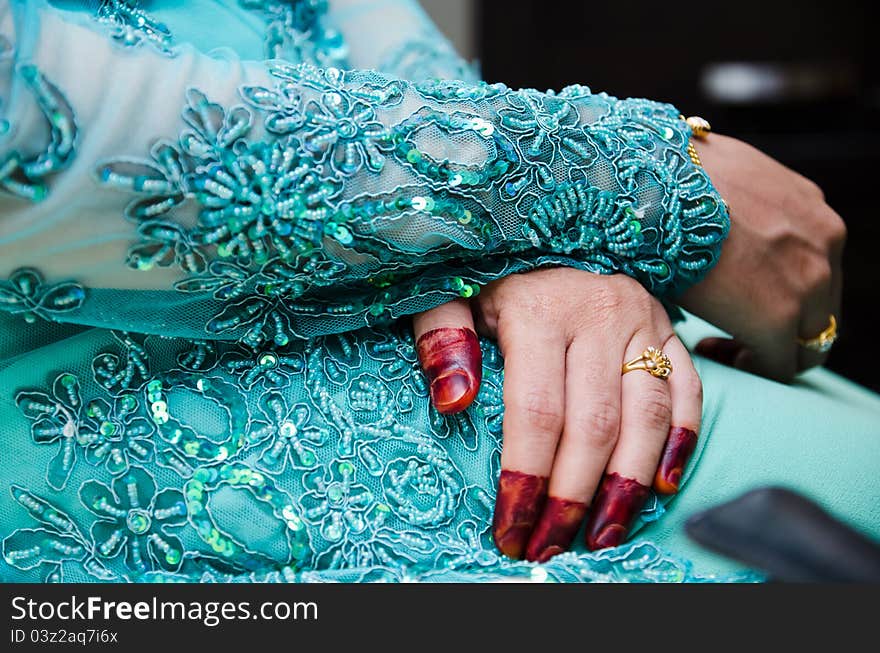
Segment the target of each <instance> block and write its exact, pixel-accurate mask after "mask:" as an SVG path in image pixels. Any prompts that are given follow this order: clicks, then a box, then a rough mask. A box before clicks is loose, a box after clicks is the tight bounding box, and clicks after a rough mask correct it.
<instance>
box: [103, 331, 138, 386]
mask: <svg viewBox="0 0 880 653" xmlns="http://www.w3.org/2000/svg"><path fill="white" fill-rule="evenodd" d="M112 333H113V339H114V340H116V342H117V343H118V344H119V346H120V347H121V349H122V355H121V356H119V355H117V354H114V353H110V352H106V353H103V354H99V355H97V356H95V358H94V359H93V360H92V373H93V374H94V377H95V382H96V383H97V384H98V385H100V386H101V387H102V388H104V389H105V390H106V391H107V393H108V394H110V395H113V396H120V395H122V394H123V393H127V392H128V391H129V390H136V389H138V388H140V387H141V386H142V385H143V384H144V383H146V381H147V380H148V379H149V378H150V368H149V356H148V355H147V350H146V349H145V348H144V346H143V345H142V344H141V343H139V342H137V341H136V340H135V339H134V338H133V337H132V336H130V335H129V334H127V333H122V332H117V331H113V332H112Z"/></svg>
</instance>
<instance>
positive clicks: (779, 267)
mask: <svg viewBox="0 0 880 653" xmlns="http://www.w3.org/2000/svg"><path fill="white" fill-rule="evenodd" d="M694 144H695V146H696V148H697V151H698V152H699V154H700V158H701V159H702V160H703V166H704V168H705V170H706V172H707V173H708V174H709V178H710V179H711V180H712V183H713V185H714V186H715V187H716V188H717V189H718V192H719V193H721V196H722V197H723V198H724V199H725V200H726V201H727V204H728V206H729V207H730V235H729V236H728V238H727V240H726V241H725V243H724V246H723V248H722V250H721V257H720V259H719V260H718V264H717V265H716V266H715V267H714V268H713V269H712V270H711V271H710V272H709V274H708V275H707V276H706V278H705V279H704V280H703V281H701V282H700V283H698V284H697V285H695V286H694V287H692V288H690V289H689V290H688V291H687V292H685V293H684V294H683V295H682V296H681V297H680V298H679V299H678V301H679V302H680V304H681V306H682V307H683V308H685V309H687V310H689V311H691V312H692V313H695V314H696V315H699V316H700V317H702V318H704V319H706V320H708V321H709V322H712V323H713V324H715V325H717V326H719V327H720V328H722V329H723V330H724V331H726V332H728V333H730V334H731V335H732V336H733V337H734V338H735V340H734V342H729V341H724V340H720V341H719V339H717V338H710V339H707V341H704V342H703V343H701V345H700V346H699V347H698V348H697V351H698V352H699V353H701V354H703V355H705V356H708V357H710V358H713V359H715V360H718V361H719V362H722V363H727V364H732V365H733V366H735V367H737V368H740V369H744V370H747V371H750V372H755V373H757V374H761V375H763V376H768V377H770V378H774V379H778V380H782V381H788V380H791V378H792V377H793V376H794V375H795V374H796V373H797V372H799V371H802V370H805V369H807V368H810V367H813V366H815V365H820V364H821V363H823V362H824V360H825V355H823V354H818V353H815V352H810V351H808V350H806V349H804V348H803V347H799V346H798V345H797V344H796V342H795V340H796V338H797V337H802V338H812V337H814V336H816V335H817V334H818V333H820V332H821V331H822V330H823V329H824V328H825V327H826V326H828V316H829V315H830V314H835V315H837V316H838V317H839V316H840V295H841V287H842V275H841V256H842V253H843V246H844V242H845V240H846V227H845V225H844V223H843V220H842V219H841V218H840V216H839V215H838V214H837V213H835V212H834V210H833V209H832V208H831V207H830V206H828V204H826V203H825V197H824V195H823V194H822V191H821V190H820V189H819V187H818V186H816V184H814V183H813V182H812V181H810V180H809V179H806V178H805V177H802V176H801V175H799V174H798V173H796V172H794V171H793V170H790V169H789V168H786V167H785V166H783V165H782V164H780V163H779V162H777V161H774V160H773V159H771V158H770V157H768V156H767V155H765V154H763V153H762V152H760V151H759V150H756V149H755V148H754V147H752V146H751V145H748V144H747V143H744V142H742V141H739V140H736V139H734V138H729V137H727V136H723V135H721V134H714V133H713V134H710V135H709V136H708V138H707V139H706V140H704V141H700V140H696V141H694ZM725 345H726V346H725Z"/></svg>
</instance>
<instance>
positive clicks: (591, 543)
mask: <svg viewBox="0 0 880 653" xmlns="http://www.w3.org/2000/svg"><path fill="white" fill-rule="evenodd" d="M649 492H650V488H649V487H648V486H647V485H642V484H641V483H639V482H638V481H637V480H635V479H632V478H624V477H623V476H621V475H620V474H617V473H612V474H607V475H606V476H605V478H604V479H602V484H601V485H600V486H599V492H598V493H597V494H596V499H595V501H594V502H593V508H592V510H590V519H589V521H588V522H587V533H586V541H587V548H588V549H590V551H596V550H597V549H605V548H608V547H612V546H618V545H619V544H622V543H623V541H624V540H626V538H627V535H629V529H630V527H631V526H632V523H633V520H635V518H636V515H638V514H639V511H640V510H641V509H642V506H644V505H645V501H646V500H647V499H648V493H649Z"/></svg>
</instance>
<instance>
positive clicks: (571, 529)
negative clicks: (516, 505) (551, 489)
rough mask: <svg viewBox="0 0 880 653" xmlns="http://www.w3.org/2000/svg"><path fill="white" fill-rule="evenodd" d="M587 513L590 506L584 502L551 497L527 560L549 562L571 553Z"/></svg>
mask: <svg viewBox="0 0 880 653" xmlns="http://www.w3.org/2000/svg"><path fill="white" fill-rule="evenodd" d="M586 514H587V504H586V503H584V502H583V501H569V500H568V499H559V498H557V497H548V498H547V503H546V504H545V505H544V511H543V512H542V513H541V518H540V519H539V520H538V524H537V526H535V530H534V531H533V532H532V537H531V538H530V539H529V544H528V546H527V547H526V560H529V561H530V562H547V561H548V560H549V559H550V558H552V557H553V556H555V555H557V554H559V553H563V552H565V551H567V550H568V548H569V547H570V546H571V543H572V541H574V536H575V535H577V532H578V529H579V528H580V527H581V524H582V523H583V521H584V515H586Z"/></svg>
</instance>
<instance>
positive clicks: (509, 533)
mask: <svg viewBox="0 0 880 653" xmlns="http://www.w3.org/2000/svg"><path fill="white" fill-rule="evenodd" d="M546 497H547V477H546V476H536V475H534V474H524V473H522V472H515V471H511V470H506V469H502V470H501V477H500V478H499V479H498V498H497V499H496V500H495V516H494V517H493V519H492V535H493V537H494V538H495V545H496V546H497V547H498V549H499V550H500V551H501V553H503V554H504V555H506V556H508V557H510V558H515V559H519V558H522V556H523V553H524V552H525V548H526V544H527V542H528V541H529V536H530V535H531V534H532V528H533V527H534V525H535V522H536V521H537V520H538V515H540V514H541V509H542V508H543V507H544V501H545V499H546Z"/></svg>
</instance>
